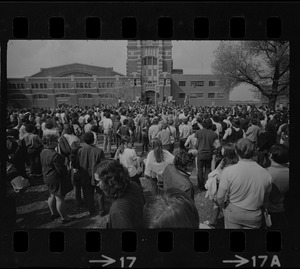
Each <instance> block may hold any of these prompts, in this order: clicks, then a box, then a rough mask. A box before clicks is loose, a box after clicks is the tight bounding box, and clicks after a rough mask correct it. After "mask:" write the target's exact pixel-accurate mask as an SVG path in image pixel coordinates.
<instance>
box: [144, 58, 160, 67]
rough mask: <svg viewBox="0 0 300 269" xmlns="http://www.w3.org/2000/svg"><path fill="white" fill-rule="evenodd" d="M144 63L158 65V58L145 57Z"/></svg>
mask: <svg viewBox="0 0 300 269" xmlns="http://www.w3.org/2000/svg"><path fill="white" fill-rule="evenodd" d="M142 64H143V65H157V59H156V58H154V57H145V58H143V60H142Z"/></svg>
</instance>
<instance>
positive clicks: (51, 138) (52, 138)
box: [42, 133, 59, 147]
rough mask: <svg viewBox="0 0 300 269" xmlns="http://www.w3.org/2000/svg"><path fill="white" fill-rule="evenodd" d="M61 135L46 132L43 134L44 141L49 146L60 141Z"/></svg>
mask: <svg viewBox="0 0 300 269" xmlns="http://www.w3.org/2000/svg"><path fill="white" fill-rule="evenodd" d="M58 139H59V136H58V135H57V134H56V133H55V134H46V135H44V136H43V139H42V142H43V144H44V145H45V146H46V147H47V146H52V145H55V144H56V143H57V142H58Z"/></svg>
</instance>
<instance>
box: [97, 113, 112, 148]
mask: <svg viewBox="0 0 300 269" xmlns="http://www.w3.org/2000/svg"><path fill="white" fill-rule="evenodd" d="M100 126H102V128H103V134H104V141H103V149H104V151H107V150H108V151H111V133H112V128H113V123H112V120H111V119H110V113H109V112H106V113H105V114H104V117H103V119H102V120H101V121H100Z"/></svg>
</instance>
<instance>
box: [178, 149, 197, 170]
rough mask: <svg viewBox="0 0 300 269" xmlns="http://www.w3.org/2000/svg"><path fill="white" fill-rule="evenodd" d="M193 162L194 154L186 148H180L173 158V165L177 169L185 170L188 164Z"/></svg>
mask: <svg viewBox="0 0 300 269" xmlns="http://www.w3.org/2000/svg"><path fill="white" fill-rule="evenodd" d="M194 162H195V156H194V155H193V154H191V153H188V152H187V151H186V150H183V149H182V150H180V151H179V152H178V153H177V154H176V155H175V158H174V165H175V167H176V168H177V169H178V170H182V171H186V170H187V167H188V165H192V164H194Z"/></svg>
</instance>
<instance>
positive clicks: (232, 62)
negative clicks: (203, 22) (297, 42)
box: [212, 41, 290, 109]
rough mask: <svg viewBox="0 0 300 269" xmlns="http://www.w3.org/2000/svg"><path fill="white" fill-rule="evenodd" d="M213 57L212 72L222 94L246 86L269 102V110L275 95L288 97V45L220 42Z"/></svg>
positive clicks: (274, 101)
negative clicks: (245, 84) (218, 81)
mask: <svg viewBox="0 0 300 269" xmlns="http://www.w3.org/2000/svg"><path fill="white" fill-rule="evenodd" d="M214 55H215V61H214V62H213V63H212V72H213V74H215V75H216V76H217V77H219V79H220V84H221V86H223V87H224V91H225V92H230V91H231V90H232V89H233V88H234V87H236V86H238V85H240V84H241V83H247V84H249V85H251V86H252V87H251V88H250V89H251V90H252V91H254V92H255V93H258V92H260V93H262V94H263V95H264V96H266V97H267V98H268V99H269V104H268V106H269V107H270V108H272V109H273V108H274V107H275V104H276V100H277V97H278V96H284V95H285V96H289V85H290V81H289V76H290V58H289V56H290V48H289V42H287V41H222V42H221V43H220V45H219V47H218V48H217V49H216V50H215V51H214Z"/></svg>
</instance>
